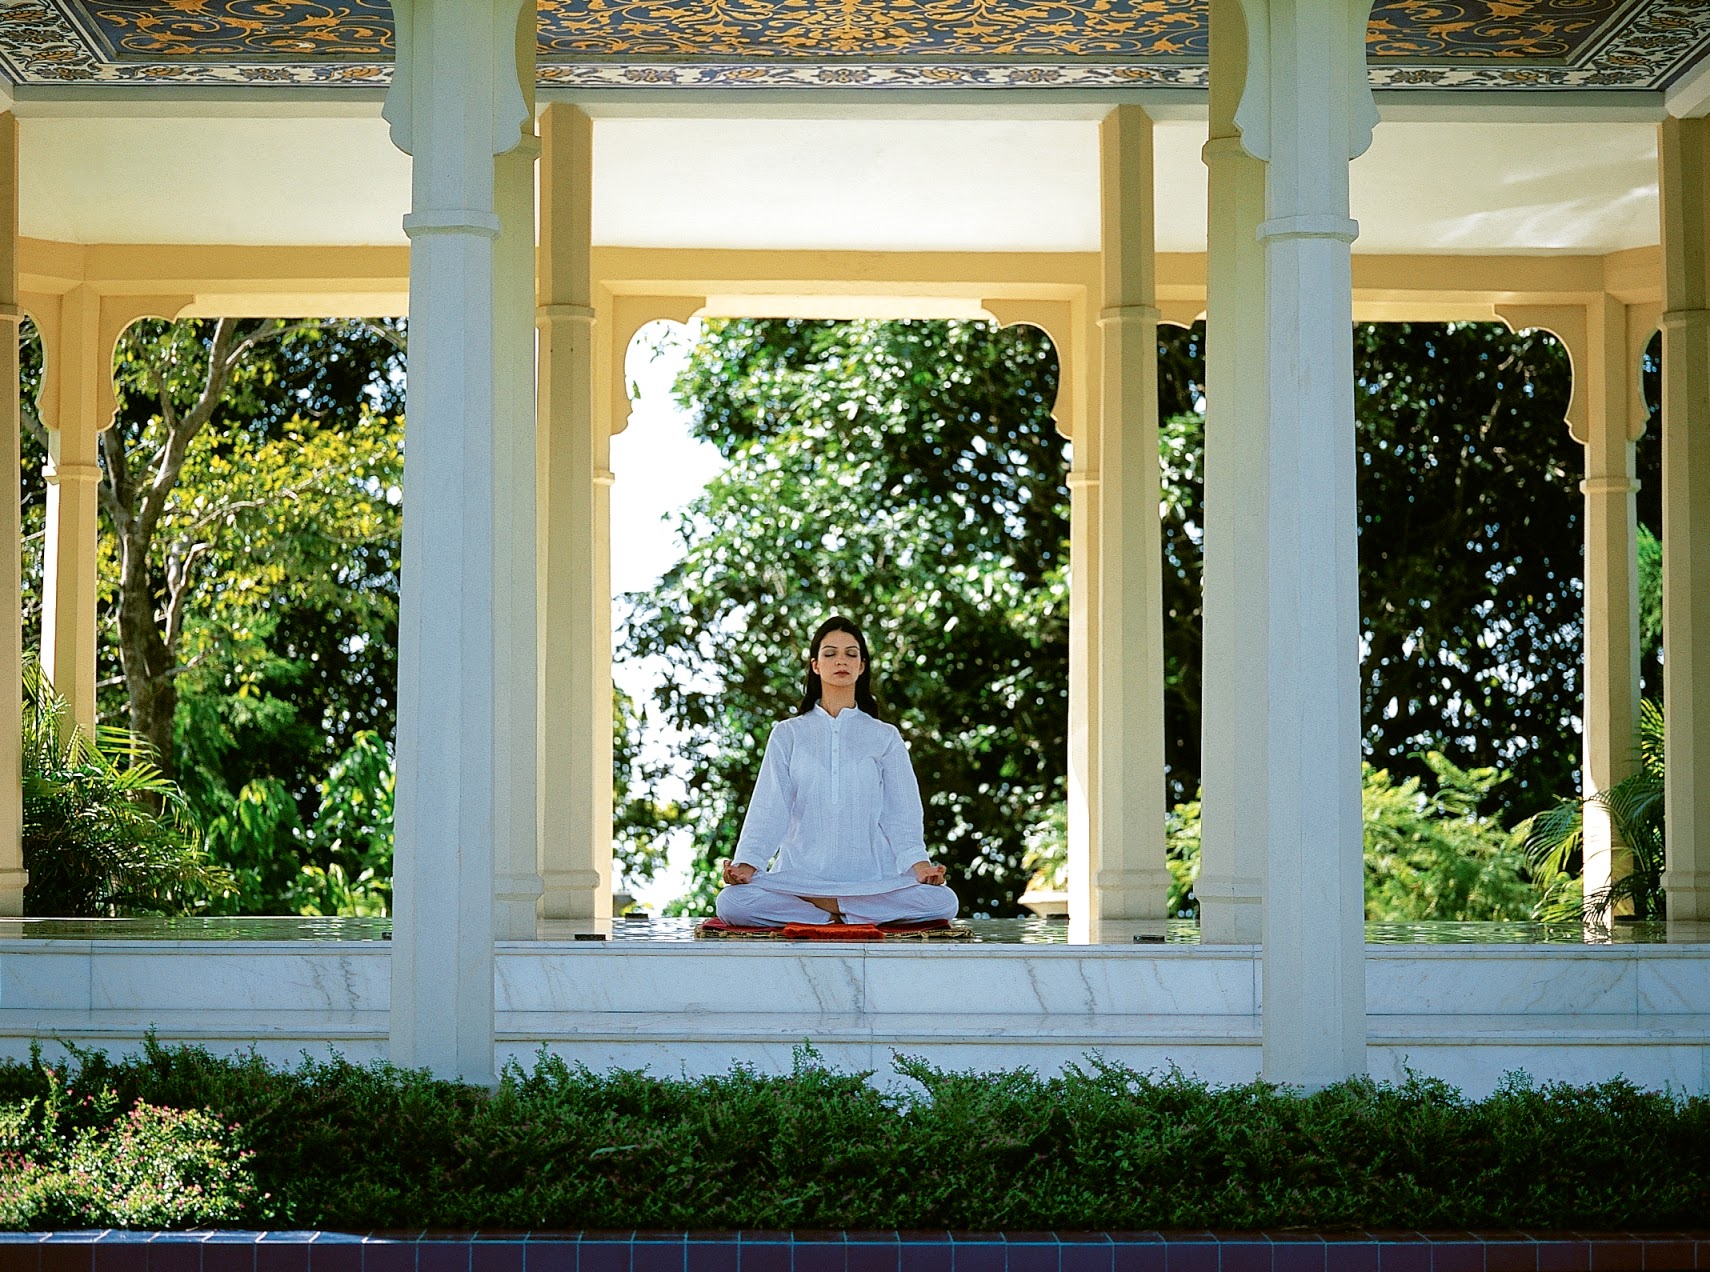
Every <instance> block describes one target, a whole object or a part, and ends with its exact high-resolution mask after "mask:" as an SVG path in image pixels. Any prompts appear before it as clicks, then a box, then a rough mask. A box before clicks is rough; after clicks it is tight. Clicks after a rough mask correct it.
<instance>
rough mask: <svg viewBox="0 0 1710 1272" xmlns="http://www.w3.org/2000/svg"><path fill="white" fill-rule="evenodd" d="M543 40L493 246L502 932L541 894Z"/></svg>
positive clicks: (521, 47)
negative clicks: (538, 330) (538, 347)
mask: <svg viewBox="0 0 1710 1272" xmlns="http://www.w3.org/2000/svg"><path fill="white" fill-rule="evenodd" d="M535 46H536V35H535V29H534V26H533V25H532V24H531V23H528V22H520V23H518V24H517V49H516V58H517V75H518V81H519V83H520V84H521V86H522V89H523V100H524V103H525V105H526V108H527V119H526V122H525V123H524V124H523V126H522V129H521V141H520V143H519V144H518V145H517V147H516V149H514V150H509V151H506V152H505V153H504V154H502V155H500V156H498V158H497V159H495V160H494V162H493V179H494V196H493V197H494V210H495V211H496V212H497V214H498V217H499V237H498V239H497V241H496V242H495V243H494V246H493V377H494V379H493V388H494V394H495V403H496V405H495V410H494V419H493V428H494V480H495V489H496V492H497V499H498V510H497V519H498V524H499V532H500V535H501V536H502V537H501V539H500V542H499V545H498V577H497V584H496V586H497V594H498V597H499V604H498V611H497V615H496V617H497V621H498V633H497V645H496V662H497V671H496V677H497V682H498V690H497V697H496V699H495V707H496V716H497V726H496V727H497V734H496V746H497V748H498V767H499V772H500V773H501V774H503V775H504V777H505V780H504V781H502V782H500V783H499V785H498V788H497V789H498V797H499V798H498V804H497V806H496V813H497V816H496V819H495V824H496V827H497V831H496V833H497V844H498V856H497V859H496V870H495V876H494V881H493V882H494V887H493V902H494V911H493V934H494V936H495V937H497V938H498V939H499V940H501V941H525V940H532V939H533V938H534V935H535V911H536V908H537V906H538V904H539V901H540V894H541V882H540V868H539V863H538V861H537V841H538V838H539V828H538V821H537V818H538V811H539V810H538V806H537V800H538V794H539V792H538V790H537V788H536V784H537V781H538V778H539V776H540V774H539V749H540V748H539V736H538V734H539V730H538V727H537V726H538V723H539V721H538V716H539V710H540V640H539V621H538V620H539V614H538V605H537V592H538V590H539V578H538V571H537V568H536V566H537V560H536V556H537V554H536V548H537V539H538V529H537V525H536V471H535V459H536V445H535V434H536V424H535V416H536V411H535V349H534V339H535V337H534V303H535V301H534V289H535V279H534V270H535V244H534V234H535V225H534V170H535V161H536V160H537V159H538V158H539V157H540V140H539V138H538V137H536V136H535V132H534V63H535Z"/></svg>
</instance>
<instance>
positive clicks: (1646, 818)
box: [1525, 698, 1668, 924]
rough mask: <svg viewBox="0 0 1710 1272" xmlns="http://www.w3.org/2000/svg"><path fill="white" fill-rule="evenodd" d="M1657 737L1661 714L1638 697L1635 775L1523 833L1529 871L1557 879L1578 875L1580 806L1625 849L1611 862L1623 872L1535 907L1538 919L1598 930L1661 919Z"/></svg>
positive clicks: (1551, 813) (1566, 805)
mask: <svg viewBox="0 0 1710 1272" xmlns="http://www.w3.org/2000/svg"><path fill="white" fill-rule="evenodd" d="M1663 737H1664V730H1663V711H1662V708H1661V707H1660V706H1658V705H1657V704H1656V703H1655V702H1653V701H1652V700H1651V699H1649V698H1646V699H1644V700H1642V701H1641V702H1640V703H1639V737H1638V744H1639V747H1638V749H1639V769H1638V771H1637V772H1636V773H1634V774H1632V775H1631V776H1629V777H1625V778H1623V779H1622V780H1621V781H1619V782H1617V783H1615V785H1613V786H1611V787H1610V788H1609V789H1608V790H1606V791H1597V792H1595V793H1593V794H1592V795H1591V796H1589V797H1588V798H1586V799H1583V800H1579V799H1564V800H1560V801H1558V802H1557V803H1556V804H1555V805H1554V806H1552V807H1550V808H1548V809H1546V810H1545V811H1544V812H1542V813H1540V814H1538V816H1536V817H1534V818H1533V819H1532V820H1531V822H1530V824H1529V825H1528V826H1527V827H1526V828H1525V829H1526V830H1527V831H1528V833H1527V836H1526V840H1525V848H1526V853H1527V855H1528V857H1529V858H1530V859H1531V861H1532V863H1533V868H1534V870H1536V871H1538V872H1539V873H1540V874H1542V875H1545V876H1549V877H1560V878H1563V879H1564V880H1565V879H1568V878H1570V877H1571V876H1573V875H1574V873H1575V872H1576V871H1578V870H1581V869H1583V865H1584V862H1583V849H1584V844H1585V807H1586V805H1588V804H1591V805H1595V806H1596V807H1598V808H1599V809H1600V810H1602V811H1603V812H1604V813H1606V814H1607V815H1608V818H1609V824H1610V829H1611V831H1612V832H1613V833H1614V838H1615V841H1616V843H1617V844H1619V845H1621V846H1623V847H1624V848H1625V849H1626V853H1625V854H1623V857H1622V858H1620V859H1619V860H1624V862H1625V864H1626V866H1627V872H1626V873H1625V874H1623V875H1621V877H1620V878H1617V879H1616V880H1615V881H1614V882H1613V883H1611V884H1610V885H1609V886H1608V887H1605V888H1600V889H1599V890H1598V891H1596V892H1593V893H1591V894H1590V895H1589V896H1581V895H1580V889H1579V888H1578V887H1571V888H1563V889H1562V891H1561V895H1559V896H1554V897H1551V898H1550V900H1549V902H1548V904H1546V905H1545V906H1544V907H1543V910H1544V914H1543V917H1545V918H1549V919H1579V920H1590V921H1591V922H1594V923H1601V924H1607V923H1609V922H1610V921H1611V920H1612V919H1613V918H1615V917H1616V916H1617V915H1620V914H1627V913H1631V914H1632V915H1633V917H1635V918H1639V919H1661V918H1666V917H1667V914H1668V910H1667V905H1668V896H1667V894H1666V893H1665V892H1664V891H1663V886H1662V874H1663V866H1664V864H1665V863H1666V857H1665V855H1664V817H1663V776H1664V771H1665V765H1664V762H1663ZM1574 882H1575V884H1577V882H1578V881H1577V880H1574Z"/></svg>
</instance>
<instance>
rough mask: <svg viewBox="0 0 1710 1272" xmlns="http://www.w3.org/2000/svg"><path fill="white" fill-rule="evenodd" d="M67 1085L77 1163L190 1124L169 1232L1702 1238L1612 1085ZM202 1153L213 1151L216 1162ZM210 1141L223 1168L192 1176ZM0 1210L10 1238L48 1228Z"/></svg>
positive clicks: (856, 1078) (325, 1080) (1661, 1128)
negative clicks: (1646, 1234)
mask: <svg viewBox="0 0 1710 1272" xmlns="http://www.w3.org/2000/svg"><path fill="white" fill-rule="evenodd" d="M77 1058H78V1060H79V1062H80V1063H79V1064H78V1065H77V1067H76V1069H75V1072H73V1073H72V1074H71V1076H69V1077H68V1078H66V1079H64V1080H63V1087H64V1094H63V1095H62V1096H60V1097H55V1098H58V1099H59V1108H60V1110H61V1112H60V1115H59V1116H60V1119H61V1123H62V1124H65V1125H72V1124H75V1126H76V1127H78V1128H94V1130H93V1131H92V1132H91V1133H92V1134H95V1135H96V1138H97V1139H99V1136H100V1134H103V1133H105V1134H111V1133H112V1132H110V1131H108V1130H106V1128H107V1127H110V1126H111V1125H112V1124H113V1123H114V1122H115V1121H117V1120H118V1119H120V1118H121V1117H122V1116H124V1115H128V1114H129V1112H130V1111H131V1110H132V1109H136V1108H142V1107H145V1106H147V1107H152V1108H154V1109H156V1110H161V1109H178V1108H182V1109H186V1110H189V1109H202V1110H205V1115H206V1116H207V1117H208V1118H210V1119H215V1120H217V1121H214V1120H211V1121H208V1122H197V1123H194V1129H195V1130H196V1135H199V1136H200V1138H195V1136H193V1135H192V1129H190V1128H191V1127H192V1124H191V1123H189V1122H185V1123H183V1124H181V1125H182V1127H183V1128H186V1129H182V1131H181V1138H180V1139H179V1140H177V1141H174V1142H176V1143H180V1144H182V1143H186V1142H189V1141H190V1140H191V1139H193V1138H195V1142H196V1143H198V1144H201V1145H203V1146H204V1147H203V1148H200V1149H198V1150H197V1151H196V1153H190V1152H188V1151H186V1152H183V1153H181V1160H187V1161H190V1162H191V1163H193V1164H194V1163H203V1165H201V1166H198V1167H197V1169H201V1170H202V1171H203V1174H202V1175H200V1176H197V1177H196V1179H195V1181H193V1182H197V1183H199V1184H200V1185H201V1186H202V1188H203V1189H204V1194H203V1195H204V1196H205V1197H207V1198H214V1197H216V1196H217V1197H218V1198H219V1200H220V1204H221V1205H222V1206H224V1209H222V1210H221V1211H220V1213H219V1214H218V1215H215V1214H213V1212H212V1209H211V1206H212V1204H213V1203H212V1201H209V1202H206V1203H204V1207H205V1208H204V1210H203V1211H202V1218H201V1219H200V1220H196V1219H194V1218H192V1217H190V1216H189V1215H188V1214H187V1215H186V1217H185V1218H184V1219H182V1220H181V1221H182V1222H186V1223H188V1222H197V1221H201V1222H208V1221H217V1222H241V1223H244V1224H248V1225H272V1226H314V1227H327V1228H359V1229H361V1228H374V1227H412V1228H420V1227H437V1228H461V1229H467V1228H474V1227H508V1228H525V1227H558V1228H562V1227H605V1228H658V1229H674V1230H684V1229H695V1228H725V1229H729V1228H891V1227H899V1228H905V1229H907V1228H937V1229H944V1228H959V1229H979V1230H996V1229H1009V1230H1012V1231H1013V1230H1023V1229H1026V1230H1040V1229H1057V1230H1073V1229H1109V1230H1135V1229H1150V1228H1176V1229H1206V1228H1261V1227H1283V1226H1301V1225H1304V1226H1311V1227H1327V1226H1330V1227H1333V1226H1341V1225H1348V1226H1364V1227H1397V1228H1412V1229H1426V1228H1439V1229H1449V1228H1454V1229H1464V1228H1468V1227H1486V1228H1495V1227H1502V1228H1569V1227H1575V1228H1622V1229H1632V1228H1667V1227H1670V1226H1682V1225H1691V1224H1695V1223H1699V1222H1701V1221H1702V1218H1703V1216H1704V1215H1705V1214H1706V1213H1710V1098H1706V1097H1703V1096H1700V1097H1692V1098H1686V1097H1681V1096H1679V1095H1671V1094H1666V1093H1658V1092H1650V1091H1641V1090H1639V1089H1638V1088H1636V1087H1635V1086H1633V1085H1632V1084H1631V1083H1629V1082H1625V1081H1622V1080H1616V1081H1612V1082H1606V1083H1603V1084H1602V1085H1600V1086H1595V1087H1586V1088H1575V1087H1567V1086H1553V1085H1552V1086H1539V1085H1534V1084H1532V1083H1530V1082H1528V1081H1526V1080H1525V1079H1524V1078H1522V1077H1519V1076H1514V1077H1511V1078H1510V1079H1509V1080H1508V1081H1507V1082H1506V1083H1505V1085H1504V1086H1503V1087H1502V1088H1501V1089H1500V1090H1498V1091H1497V1092H1496V1093H1495V1094H1494V1095H1492V1096H1491V1097H1490V1098H1488V1099H1486V1100H1482V1101H1472V1100H1467V1099H1465V1098H1464V1097H1462V1096H1461V1095H1460V1094H1459V1093H1458V1092H1456V1091H1455V1090H1454V1089H1453V1088H1452V1087H1450V1086H1448V1085H1447V1084H1445V1083H1443V1082H1439V1081H1436V1080H1433V1079H1429V1078H1424V1077H1419V1076H1417V1075H1410V1076H1409V1077H1408V1079H1407V1081H1405V1082H1403V1083H1400V1084H1388V1083H1382V1082H1375V1081H1371V1080H1369V1079H1363V1078H1362V1079H1355V1080H1350V1081H1347V1082H1342V1083H1338V1084H1337V1085H1335V1086H1332V1087H1329V1088H1327V1089H1325V1090H1323V1091H1318V1092H1315V1093H1312V1094H1310V1095H1302V1094H1300V1093H1298V1092H1294V1091H1290V1090H1288V1089H1285V1088H1280V1087H1276V1086H1271V1085H1268V1084H1266V1083H1262V1082H1253V1083H1247V1084H1245V1085H1241V1086H1232V1087H1222V1088H1217V1087H1212V1086H1209V1085H1207V1084H1206V1083H1204V1082H1200V1081H1198V1080H1196V1079H1192V1078H1189V1077H1186V1076H1184V1075H1183V1074H1181V1073H1179V1072H1170V1073H1166V1074H1161V1075H1160V1074H1141V1073H1136V1072H1134V1071H1133V1070H1130V1069H1127V1068H1124V1067H1122V1066H1120V1065H1115V1064H1109V1063H1106V1062H1104V1061H1102V1060H1100V1059H1098V1058H1097V1057H1096V1056H1095V1057H1089V1058H1088V1060H1087V1061H1086V1062H1085V1063H1084V1064H1082V1065H1081V1066H1079V1067H1076V1068H1072V1069H1070V1070H1068V1071H1066V1072H1064V1073H1062V1074H1059V1075H1056V1076H1051V1077H1041V1076H1038V1075H1036V1074H1033V1073H1031V1072H1028V1071H1025V1070H1022V1071H1016V1072H1007V1073H989V1074H974V1073H951V1072H946V1071H944V1070H941V1069H938V1068H936V1067H934V1066H932V1065H929V1064H927V1063H925V1062H923V1061H920V1060H911V1059H906V1058H904V1059H901V1060H899V1068H900V1070H901V1071H902V1073H903V1074H905V1075H906V1077H907V1078H908V1079H910V1080H911V1086H910V1088H909V1089H907V1090H900V1089H898V1090H880V1089H878V1088H876V1087H875V1086H874V1085H873V1084H872V1083H871V1082H870V1081H868V1076H869V1075H866V1074H860V1073H841V1072H837V1071H835V1070H832V1069H830V1068H827V1067H826V1066H825V1065H823V1064H822V1063H820V1061H819V1059H818V1057H817V1056H816V1055H815V1054H814V1053H813V1052H812V1051H811V1050H810V1049H805V1048H804V1049H803V1050H802V1051H801V1052H799V1053H798V1056H797V1060H796V1064H795V1066H794V1069H793V1070H792V1072H790V1073H788V1074H784V1075H781V1076H765V1075H761V1074H759V1073H756V1072H755V1071H753V1070H752V1069H748V1068H743V1067H738V1068H736V1069H733V1070H732V1071H731V1072H729V1073H724V1074H716V1075H713V1076H711V1077H705V1078H655V1077H651V1076H648V1075H646V1074H642V1073H633V1072H624V1071H613V1072H608V1073H598V1074H596V1073H593V1072H591V1071H589V1070H588V1069H586V1068H582V1067H579V1066H573V1065H569V1064H566V1063H565V1062H564V1061H562V1060H560V1059H557V1058H555V1057H551V1056H546V1055H542V1056H541V1057H539V1058H538V1060H537V1061H536V1063H535V1065H534V1066H533V1068H532V1069H527V1070H525V1069H523V1068H522V1067H520V1066H517V1065H511V1066H509V1067H508V1068H507V1069H506V1070H505V1073H504V1075H503V1078H502V1081H501V1082H500V1084H499V1086H498V1087H497V1088H496V1089H495V1090H492V1091H487V1090H483V1089H479V1088H475V1087H470V1086H466V1085H462V1084H459V1083H455V1082H442V1081H437V1080H435V1079H433V1078H430V1077H428V1076H427V1075H426V1074H424V1073H420V1072H410V1071H405V1070H399V1069H394V1068H391V1067H389V1066H386V1065H381V1064H376V1065H372V1066H360V1065H353V1064H349V1063H347V1062H345V1061H343V1060H338V1059H334V1060H331V1061H316V1060H304V1061H303V1062H302V1063H301V1064H300V1065H299V1066H298V1067H297V1068H295V1069H294V1070H289V1071H280V1070H276V1069H273V1068H271V1067H269V1066H268V1065H267V1064H266V1063H265V1062H264V1061H262V1060H261V1059H260V1058H258V1057H256V1056H253V1055H251V1056H248V1057H238V1058H220V1057H215V1056H212V1055H209V1054H208V1053H207V1052H206V1051H202V1050H199V1049H194V1048H167V1047H160V1046H157V1045H155V1044H154V1043H153V1042H152V1041H151V1042H150V1043H149V1044H148V1046H147V1047H146V1049H145V1051H144V1054H143V1055H141V1056H139V1057H129V1058H126V1059H123V1060H118V1061H113V1060H108V1059H106V1058H105V1057H102V1056H99V1055H93V1054H89V1053H81V1052H80V1053H78V1057H77ZM57 1081H60V1079H58V1078H56V1077H55V1075H54V1074H53V1073H52V1071H50V1070H45V1069H43V1068H42V1067H41V1065H40V1063H39V1061H38V1062H37V1063H36V1064H35V1065H33V1066H31V1065H21V1064H9V1065H0V1103H3V1102H7V1101H12V1102H21V1103H26V1104H27V1103H29V1102H30V1101H35V1102H36V1103H35V1104H34V1105H32V1106H31V1107H34V1108H39V1107H45V1104H46V1103H47V1101H48V1100H49V1097H50V1096H51V1094H52V1092H53V1090H54V1089H55V1086H54V1084H55V1082H57ZM221 1124H223V1125H225V1126H233V1125H235V1126H237V1127H241V1132H239V1131H231V1132H228V1133H227V1134H226V1135H225V1137H224V1138H223V1139H220V1137H217V1136H215V1135H214V1132H213V1130H212V1129H210V1128H213V1127H215V1126H217V1125H221ZM77 1133H79V1132H78V1131H71V1132H67V1134H68V1135H69V1137H70V1138H71V1139H72V1140H75V1138H76V1134H77ZM174 1133H175V1134H179V1133H180V1131H179V1128H177V1127H175V1130H174ZM240 1134H241V1139H242V1145H243V1149H242V1156H241V1157H233V1156H231V1155H230V1154H231V1151H232V1146H234V1145H235V1144H236V1143H237V1137H238V1136H239V1135H240ZM215 1139H219V1142H220V1143H222V1144H224V1145H225V1146H226V1148H225V1150H224V1151H225V1153H226V1155H224V1156H220V1155H219V1154H217V1153H215V1152H214V1150H213V1149H212V1148H211V1147H206V1146H207V1145H210V1144H212V1143H213V1142H214V1140H215ZM197 1154H201V1155H200V1156H198V1155H197ZM216 1159H217V1161H218V1162H219V1163H221V1164H222V1168H223V1166H229V1165H230V1164H231V1163H232V1162H234V1161H237V1162H239V1163H240V1164H241V1168H242V1172H243V1173H244V1174H245V1175H246V1176H247V1177H248V1179H249V1180H250V1181H251V1184H250V1186H249V1187H247V1188H239V1187H238V1186H237V1185H236V1184H234V1183H233V1182H232V1179H233V1177H232V1176H229V1175H218V1174H217V1172H215V1171H214V1170H213V1167H212V1165H209V1164H208V1163H213V1162H214V1161H215V1160H216ZM186 1170H187V1172H188V1168H186ZM186 1177H188V1173H187V1174H186ZM107 1178H118V1175H117V1174H116V1173H110V1174H109V1175H108V1176H107ZM222 1181H223V1182H222ZM17 1191H21V1186H16V1187H15V1186H14V1185H12V1184H9V1183H7V1184H3V1185H0V1192H4V1195H5V1196H6V1197H8V1198H9V1197H11V1196H12V1195H13V1194H14V1192H17ZM62 1191H63V1189H62ZM56 1195H57V1194H56ZM123 1195H125V1196H139V1195H141V1194H140V1193H139V1192H138V1190H136V1189H134V1188H133V1189H132V1190H131V1191H130V1192H127V1193H124V1194H123ZM178 1195H182V1189H181V1190H180V1194H178ZM7 1204H8V1205H9V1206H10V1207H11V1208H10V1209H7V1210H6V1211H5V1212H4V1216H3V1217H4V1222H5V1223H7V1224H10V1225H21V1224H24V1223H36V1224H41V1223H45V1222H48V1221H49V1219H48V1218H47V1216H48V1215H49V1214H50V1213H52V1212H50V1210H49V1209H48V1208H47V1207H46V1206H45V1205H42V1204H38V1205H37V1206H36V1209H35V1210H33V1211H31V1210H28V1209H27V1208H26V1207H24V1206H23V1205H22V1204H14V1203H11V1202H7ZM55 1204H62V1205H69V1204H71V1203H70V1202H63V1203H61V1202H56V1203H55ZM137 1206H138V1209H139V1211H140V1210H141V1209H142V1206H141V1203H137ZM113 1213H117V1212H116V1211H115V1212H113ZM154 1213H158V1212H154ZM128 1222H142V1221H141V1220H130V1221H128ZM149 1222H159V1220H158V1219H151V1220H149Z"/></svg>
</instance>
